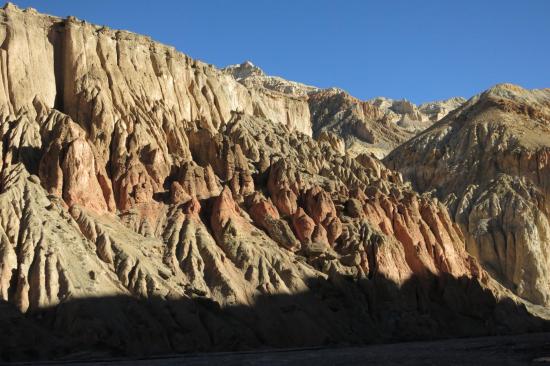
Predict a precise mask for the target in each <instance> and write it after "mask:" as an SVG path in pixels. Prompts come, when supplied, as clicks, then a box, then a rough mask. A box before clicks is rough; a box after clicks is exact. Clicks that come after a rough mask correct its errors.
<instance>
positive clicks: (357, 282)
mask: <svg viewBox="0 0 550 366" xmlns="http://www.w3.org/2000/svg"><path fill="white" fill-rule="evenodd" d="M1 15H2V23H1V25H0V30H1V31H0V34H1V35H2V36H3V37H4V39H3V42H2V47H1V48H0V60H1V62H0V66H1V70H2V75H3V77H2V78H1V83H2V84H1V88H0V133H1V134H2V139H1V143H2V149H0V152H1V155H0V161H1V168H0V208H1V209H0V296H1V297H2V301H3V302H2V304H0V305H1V306H2V307H5V308H6V309H7V310H6V311H3V310H2V312H1V314H0V324H2V335H0V341H2V342H4V343H3V344H2V345H1V346H2V347H0V358H2V359H7V360H14V359H31V360H32V359H37V358H56V357H64V356H67V355H71V354H72V355H74V354H75V353H76V352H78V353H79V354H83V355H84V356H86V355H88V354H89V355H91V356H93V355H97V354H102V355H105V354H107V355H118V356H120V355H133V356H140V355H151V354H159V353H170V352H186V351H199V350H201V351H205V350H206V351H208V350H235V349H249V348H257V347H297V346H313V345H317V346H318V345H327V344H342V343H348V344H350V343H352V344H360V343H366V342H371V341H387V340H403V339H418V338H433V337H444V336H445V337H446V336H458V335H460V336H465V335H474V334H475V335H481V334H494V333H506V332H522V331H531V330H541V329H545V328H544V327H545V326H546V323H545V322H544V321H543V320H541V319H540V318H539V317H537V316H534V315H532V314H531V313H529V312H528V311H527V309H529V310H530V311H531V312H537V314H539V315H540V316H542V315H544V314H543V313H542V312H541V311H540V309H538V308H536V307H532V306H531V305H530V304H529V303H527V302H525V301H523V300H521V299H519V298H517V297H515V296H514V295H513V294H512V293H510V292H509V291H508V290H506V289H505V288H502V287H501V286H499V285H498V283H496V282H494V280H493V279H492V278H491V277H490V275H489V274H488V273H487V272H485V271H484V270H482V269H481V268H480V267H479V265H478V264H477V262H476V260H475V259H474V258H473V257H471V256H470V255H469V254H468V253H467V252H466V251H465V243H464V239H463V236H462V233H461V231H460V230H459V228H458V227H457V226H456V225H455V224H454V223H453V221H452V220H451V218H450V217H449V215H448V213H447V210H446V208H445V207H443V206H442V205H441V204H440V203H438V202H437V201H436V200H434V199H432V198H430V197H427V196H421V195H419V194H418V193H416V192H414V191H413V190H412V189H411V188H410V186H408V185H407V184H404V183H403V181H402V179H401V176H400V175H399V174H398V173H396V172H394V171H392V170H389V169H387V168H386V167H384V166H383V165H382V164H381V163H380V161H378V160H377V159H376V158H374V157H373V156H371V155H369V154H359V155H358V156H357V158H352V157H351V156H350V155H349V154H342V149H341V144H340V143H339V140H338V138H337V137H336V138H335V137H334V136H332V137H330V135H327V136H326V138H322V139H320V140H319V141H316V140H315V139H313V138H312V137H310V136H309V133H310V131H311V130H310V129H311V124H309V122H308V121H309V117H307V118H306V115H307V113H308V112H309V104H308V103H309V101H308V99H307V98H309V96H307V98H306V97H304V96H301V97H300V98H295V97H293V96H289V95H288V92H287V91H283V92H280V91H277V90H274V91H273V93H268V92H267V91H266V90H264V89H266V88H265V87H264V89H261V88H256V87H250V88H247V87H246V86H245V85H243V84H241V83H239V82H237V81H236V80H235V79H234V78H233V76H231V75H228V74H227V72H222V71H220V70H217V69H215V68H214V67H211V66H208V65H206V64H203V63H200V62H198V61H195V60H192V59H191V58H189V57H187V56H185V55H183V54H181V53H178V52H176V51H175V50H174V49H172V48H170V47H167V46H163V45H160V44H158V43H155V42H153V41H151V40H150V39H148V38H146V37H143V36H139V35H135V34H132V33H129V32H123V31H114V30H110V29H107V28H105V27H99V26H95V25H91V24H89V23H86V22H83V21H79V20H77V19H75V18H68V19H61V18H56V17H50V16H46V15H41V14H38V13H36V12H35V11H33V10H31V9H27V10H20V9H18V8H16V7H14V6H13V5H7V6H6V7H5V9H4V10H2V11H1ZM275 89H276V88H275ZM303 106H305V107H303ZM303 108H305V109H303ZM367 109H368V107H366V106H365V110H367ZM302 112H303V113H302ZM308 129H309V130H308ZM6 334H7V335H8V336H6V337H5V336H4V335H6ZM25 335H28V337H26V336H25ZM13 340H16V341H13Z"/></svg>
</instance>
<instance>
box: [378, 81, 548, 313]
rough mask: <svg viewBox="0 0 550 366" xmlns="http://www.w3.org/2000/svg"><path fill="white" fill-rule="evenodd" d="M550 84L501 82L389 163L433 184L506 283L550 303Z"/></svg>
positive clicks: (476, 250)
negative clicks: (528, 85) (529, 85)
mask: <svg viewBox="0 0 550 366" xmlns="http://www.w3.org/2000/svg"><path fill="white" fill-rule="evenodd" d="M549 153H550V91H549V90H548V89H543V90H530V91H529V90H525V89H522V88H521V87H518V86H515V85H510V84H502V85H497V86H495V87H493V88H491V89H489V90H488V91H486V92H484V93H482V94H480V95H478V96H476V97H474V98H472V99H471V100H469V101H468V102H467V103H466V104H465V105H464V106H463V107H462V108H460V109H458V110H457V111H455V112H454V113H452V114H451V115H449V116H448V117H447V118H445V119H444V120H442V121H441V122H440V123H438V124H436V125H434V126H433V127H432V128H430V129H429V130H427V131H426V132H424V133H422V134H420V135H419V136H418V137H416V138H414V139H413V140H411V141H410V142H408V143H406V144H404V145H403V146H401V147H399V148H398V149H396V150H395V151H394V152H393V153H392V154H391V155H390V156H389V157H388V158H387V159H386V162H387V165H388V166H390V167H392V168H394V169H397V170H399V171H401V172H402V173H403V175H404V176H405V178H406V179H409V180H411V181H412V182H413V185H414V186H415V187H416V188H418V189H419V190H421V191H430V190H435V193H436V195H437V196H439V197H440V198H441V199H442V200H445V202H446V204H447V206H448V207H449V209H450V211H451V212H452V215H453V216H454V218H455V220H456V222H457V223H459V225H460V226H461V228H462V229H463V231H464V233H465V234H466V243H467V248H468V251H469V252H470V253H472V254H473V255H474V256H476V257H477V258H479V259H480V261H481V263H482V264H483V265H484V266H485V267H486V268H487V269H489V270H490V272H491V273H493V274H494V275H495V276H497V278H499V279H500V280H501V281H502V282H503V283H505V284H506V285H507V286H509V287H510V288H511V289H513V290H514V291H515V292H516V293H517V294H519V295H520V296H522V297H524V298H526V299H529V300H530V301H533V302H535V303H539V304H544V305H549V304H550V273H549V271H550V262H549V258H550V257H549V255H550V236H549V235H550V230H549V229H550V226H549V218H550V216H549V212H550V211H549V208H550V203H549V198H548V197H550V196H549V194H550V188H549V187H550V166H549V163H548V162H549V160H548V159H549Z"/></svg>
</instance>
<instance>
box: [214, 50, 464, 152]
mask: <svg viewBox="0 0 550 366" xmlns="http://www.w3.org/2000/svg"><path fill="white" fill-rule="evenodd" d="M223 72H224V73H226V74H229V75H232V76H233V77H234V78H235V79H236V80H237V81H238V82H240V83H241V84H242V85H244V86H246V87H247V89H249V90H251V91H252V93H253V94H254V93H255V91H260V92H263V93H264V94H269V95H272V96H273V98H277V100H285V101H286V102H284V103H281V102H279V103H278V107H275V109H278V110H281V111H285V110H288V109H289V106H292V107H291V109H292V110H294V111H295V112H296V113H294V114H292V113H290V114H289V116H293V115H300V116H303V118H302V119H301V121H305V120H306V119H307V118H309V121H308V124H307V126H308V127H307V128H305V127H304V128H301V129H298V130H299V131H302V132H304V131H307V132H308V133H309V134H311V132H312V133H313V136H314V137H315V138H316V139H325V140H327V139H330V140H332V141H336V140H337V139H338V140H339V141H338V142H336V144H337V145H338V149H340V150H342V151H345V152H347V153H348V154H350V155H351V156H353V157H355V156H357V155H359V154H362V153H372V154H374V155H375V156H376V157H378V158H382V157H384V156H386V155H387V154H388V153H389V152H390V151H391V150H393V149H394V148H396V147H397V146H399V145H400V144H402V143H403V142H405V141H407V140H409V139H410V138H411V137H413V136H414V135H415V134H417V133H419V132H420V131H423V130H424V129H426V128H428V127H429V126H431V125H432V124H433V123H434V122H436V121H438V120H439V119H441V118H443V117H445V116H446V115H447V114H448V113H449V112H451V111H453V110H454V109H456V108H458V107H459V106H460V105H461V104H463V103H464V102H465V101H466V100H465V99H463V98H451V99H448V100H442V101H436V102H430V103H425V104H422V105H420V106H416V105H415V104H413V103H411V102H409V101H407V100H392V99H388V98H383V97H379V98H375V99H373V100H369V101H362V100H359V99H357V98H354V97H352V96H351V95H349V94H348V93H346V92H345V91H343V90H341V89H338V88H328V89H320V88H316V87H313V86H310V85H304V84H301V83H297V82H294V81H289V80H285V79H283V78H281V77H277V76H269V75H267V74H266V73H265V72H264V71H263V70H261V69H260V68H259V67H258V66H255V65H254V64H252V63H251V62H250V61H246V62H243V63H242V64H239V65H231V66H228V67H226V68H224V69H223ZM266 117H268V118H271V116H266ZM274 117H275V118H280V117H278V116H274ZM288 118H291V117H288ZM288 118H287V119H288ZM287 119H285V118H283V121H285V120H287Z"/></svg>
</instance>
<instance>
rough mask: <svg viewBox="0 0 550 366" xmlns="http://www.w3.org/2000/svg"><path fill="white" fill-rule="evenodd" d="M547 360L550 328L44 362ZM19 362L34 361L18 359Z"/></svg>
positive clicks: (463, 362)
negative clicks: (342, 344)
mask: <svg viewBox="0 0 550 366" xmlns="http://www.w3.org/2000/svg"><path fill="white" fill-rule="evenodd" d="M57 364H60V365H82V366H84V365H88V366H91V365H153V366H161V365H162V366H164V365H168V366H171V365H193V366H199V365H216V364H223V365H224V366H230V365H499V366H500V365H545V364H550V333H537V334H526V335H520V336H500V337H482V338H465V339H451V340H444V341H431V342H410V343H399V344H384V345H372V346H367V347H348V348H332V349H326V348H310V349H285V350H273V351H256V352H232V353H231V352H226V353H204V354H193V355H186V356H165V357H156V358H149V359H131V360H130V359H129V360H120V359H105V360H96V361H74V362H73V361H65V362H45V363H40V365H57ZM16 365H30V363H29V364H26V363H18V364H16ZM33 365H36V363H33Z"/></svg>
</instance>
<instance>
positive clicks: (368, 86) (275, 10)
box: [15, 0, 550, 103]
mask: <svg viewBox="0 0 550 366" xmlns="http://www.w3.org/2000/svg"><path fill="white" fill-rule="evenodd" d="M15 3H16V4H17V5H18V6H20V7H28V6H31V7H34V8H36V9H38V10H39V11H41V12H45V13H49V14H54V15H58V16H67V15H75V16H76V17H78V18H80V19H85V20H87V21H90V22H93V23H97V24H101V25H107V26H109V27H111V28H119V29H127V30H130V31H133V32H137V33H143V34H147V35H149V36H151V37H152V38H153V39H155V40H158V41H160V42H163V43H167V44H170V45H173V46H175V47H176V48H177V49H179V50H180V51H182V52H184V53H186V54H188V55H190V56H192V57H194V58H198V59H201V60H203V61H206V62H208V63H211V64H214V65H217V66H225V65H227V64H233V63H240V62H242V61H244V60H251V61H252V62H254V63H255V64H257V65H258V66H260V67H262V68H263V69H264V70H265V71H266V72H267V73H269V74H271V75H279V76H282V77H285V78H287V79H291V80H296V81H301V82H304V83H308V84H312V85H316V86H320V87H329V86H338V87H341V88H343V89H346V90H347V91H349V92H350V93H351V94H352V95H354V96H356V97H359V98H362V99H369V98H372V97H375V96H378V95H383V96H388V97H392V98H407V99H409V100H412V101H414V102H416V103H420V102H424V101H428V100H434V99H442V98H447V97H451V96H455V95H461V96H465V97H469V96H471V95H473V94H476V93H478V92H480V91H482V90H484V89H487V88H488V87H490V86H491V85H493V84H496V83H500V82H512V83H517V84H520V85H522V86H524V87H527V88H541V87H550V0H515V1H512V0H395V1H389V0H384V1H382V0H377V1H374V0H356V1H352V0H348V1H346V0H331V1H328V0H302V1H300V0H272V1H268V0H242V1H240V0H225V1H224V0H195V1H191V0H187V1H175V0H174V1H167V0H166V1H165V0H156V1H145V0H116V1H113V0H94V1H84V0H78V1H68V0H66V1H61V0H49V1H44V0H41V1H40V0H15Z"/></svg>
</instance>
